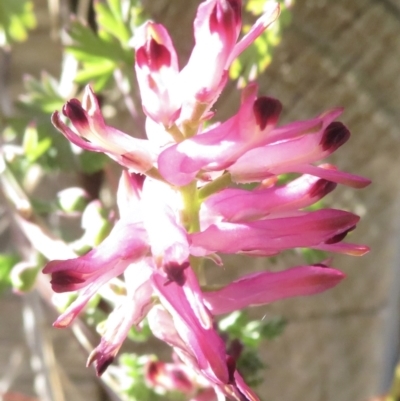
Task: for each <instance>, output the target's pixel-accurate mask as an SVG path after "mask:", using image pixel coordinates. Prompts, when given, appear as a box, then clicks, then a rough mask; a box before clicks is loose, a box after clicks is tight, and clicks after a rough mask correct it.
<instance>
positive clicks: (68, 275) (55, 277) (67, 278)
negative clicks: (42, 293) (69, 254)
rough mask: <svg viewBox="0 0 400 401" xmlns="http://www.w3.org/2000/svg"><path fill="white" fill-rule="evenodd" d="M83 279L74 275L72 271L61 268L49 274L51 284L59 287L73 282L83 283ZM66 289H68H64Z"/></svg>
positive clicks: (67, 285)
mask: <svg viewBox="0 0 400 401" xmlns="http://www.w3.org/2000/svg"><path fill="white" fill-rule="evenodd" d="M84 282H85V279H84V278H83V277H82V276H75V275H74V274H73V273H72V272H70V271H67V270H61V271H59V272H54V273H53V274H52V275H51V281H50V283H51V285H53V286H59V287H66V288H68V287H70V286H71V285H74V284H81V283H84ZM66 291H68V290H66Z"/></svg>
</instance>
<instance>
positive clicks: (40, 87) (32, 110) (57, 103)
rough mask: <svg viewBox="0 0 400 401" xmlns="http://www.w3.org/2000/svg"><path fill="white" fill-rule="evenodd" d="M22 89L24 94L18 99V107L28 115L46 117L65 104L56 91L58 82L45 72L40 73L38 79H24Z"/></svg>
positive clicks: (29, 77)
mask: <svg viewBox="0 0 400 401" xmlns="http://www.w3.org/2000/svg"><path fill="white" fill-rule="evenodd" d="M24 87H25V91H26V94H25V95H22V96H21V97H20V102H19V105H20V106H21V107H22V108H23V110H24V111H25V112H26V113H27V114H28V115H32V116H36V115H37V114H40V115H43V114H45V115H46V116H48V115H49V114H51V113H53V112H54V110H60V109H61V108H62V106H63V104H64V103H65V99H64V98H63V97H62V96H61V94H60V92H59V89H58V87H59V84H58V81H57V80H56V79H55V78H54V77H52V76H51V75H50V74H48V73H46V72H44V73H42V75H41V77H40V79H36V78H34V77H31V76H27V77H25V78H24Z"/></svg>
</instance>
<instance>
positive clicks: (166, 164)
mask: <svg viewBox="0 0 400 401" xmlns="http://www.w3.org/2000/svg"><path fill="white" fill-rule="evenodd" d="M256 90H257V87H256V86H254V85H250V86H249V87H247V88H246V89H245V91H244V93H243V98H244V99H243V103H242V105H241V107H240V110H239V112H238V113H237V114H236V115H235V116H233V117H232V118H230V119H229V120H228V121H226V122H225V123H223V124H220V125H218V126H217V127H216V128H213V129H210V130H209V131H207V132H205V133H203V134H201V135H197V136H195V137H193V138H189V139H186V140H185V141H183V142H180V143H179V144H176V145H174V146H171V147H169V148H167V149H166V150H165V151H164V152H162V153H161V154H160V156H159V158H158V166H159V170H160V172H161V174H162V175H163V176H164V178H165V179H166V180H168V181H169V182H171V183H172V184H174V185H179V186H182V185H187V184H188V183H189V182H191V181H192V180H193V179H194V178H195V176H196V174H197V173H198V172H199V171H200V170H201V169H203V170H206V171H219V170H223V169H225V168H227V167H229V166H230V165H232V164H233V163H234V162H235V161H236V160H237V159H238V158H239V157H240V156H242V155H243V154H244V153H245V152H247V151H248V150H249V149H252V148H253V147H256V146H261V145H263V144H264V143H265V142H267V141H268V136H269V133H270V132H271V130H272V128H273V127H274V126H275V124H276V122H277V120H278V117H279V114H280V111H281V107H282V106H281V104H280V102H279V101H277V100H276V99H272V98H267V97H259V98H257V99H256Z"/></svg>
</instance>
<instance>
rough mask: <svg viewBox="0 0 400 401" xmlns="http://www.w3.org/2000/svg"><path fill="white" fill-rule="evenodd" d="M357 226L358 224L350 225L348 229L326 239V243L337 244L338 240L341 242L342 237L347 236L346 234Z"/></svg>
mask: <svg viewBox="0 0 400 401" xmlns="http://www.w3.org/2000/svg"><path fill="white" fill-rule="evenodd" d="M355 228H356V226H353V227H350V228H349V229H348V230H345V231H343V232H342V233H339V234H336V235H334V236H333V237H331V238H329V239H327V240H326V241H325V244H336V243H337V242H340V241H341V240H342V239H344V238H345V237H346V235H347V234H348V233H349V232H350V231H353V230H354V229H355Z"/></svg>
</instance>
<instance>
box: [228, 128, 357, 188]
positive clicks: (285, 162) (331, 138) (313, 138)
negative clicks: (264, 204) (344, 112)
mask: <svg viewBox="0 0 400 401" xmlns="http://www.w3.org/2000/svg"><path fill="white" fill-rule="evenodd" d="M349 136H350V132H349V131H348V130H347V128H346V127H345V126H344V125H343V124H342V123H340V122H333V123H330V124H329V125H328V126H327V127H326V128H325V129H323V130H322V131H321V132H319V133H318V134H313V135H305V136H302V137H299V138H294V139H291V140H289V141H282V142H277V143H272V144H270V145H267V146H264V147H259V148H255V149H252V150H250V151H248V152H247V153H246V154H245V155H244V156H242V157H240V158H239V160H238V161H237V162H236V163H235V164H234V165H233V166H231V167H229V168H228V171H229V172H230V173H231V175H232V179H233V180H234V181H236V182H251V181H258V180H262V179H263V178H266V177H268V175H270V174H282V173H284V172H289V171H290V172H296V171H297V166H299V165H304V164H307V163H312V162H315V161H317V160H320V159H323V158H325V157H327V156H329V155H330V154H331V153H333V152H334V151H335V150H336V149H337V148H338V147H339V146H341V145H342V144H344V143H345V142H346V141H347V140H348V138H349Z"/></svg>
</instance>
